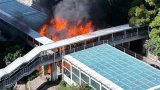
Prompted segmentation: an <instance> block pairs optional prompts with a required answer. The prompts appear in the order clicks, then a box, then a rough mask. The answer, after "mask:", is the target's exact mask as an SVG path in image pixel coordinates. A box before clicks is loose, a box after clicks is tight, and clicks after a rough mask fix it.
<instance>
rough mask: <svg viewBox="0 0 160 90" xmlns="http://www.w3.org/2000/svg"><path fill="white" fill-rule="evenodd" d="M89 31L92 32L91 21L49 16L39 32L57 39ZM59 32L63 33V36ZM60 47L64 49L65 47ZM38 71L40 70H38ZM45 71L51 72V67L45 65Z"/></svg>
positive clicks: (54, 39)
mask: <svg viewBox="0 0 160 90" xmlns="http://www.w3.org/2000/svg"><path fill="white" fill-rule="evenodd" d="M47 30H48V31H47ZM48 32H49V33H48ZM89 32H92V22H91V21H88V22H85V23H84V22H82V20H80V19H79V20H77V22H75V23H69V22H68V21H67V20H66V19H64V18H62V17H58V18H56V19H54V18H51V19H50V20H49V21H48V22H47V23H45V24H44V25H42V27H41V29H40V32H39V33H40V34H41V35H43V36H47V37H49V38H51V39H52V40H53V41H59V40H61V39H65V38H71V37H74V36H78V35H82V34H87V33H89ZM48 34H49V35H48ZM60 34H62V35H63V38H62V36H61V35H60ZM62 49H63V50H65V47H63V48H62ZM65 66H68V65H65ZM59 67H60V68H61V65H59ZM38 70H39V69H38ZM39 72H41V71H40V70H39ZM47 73H51V67H50V66H49V65H48V66H47Z"/></svg>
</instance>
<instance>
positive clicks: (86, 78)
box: [81, 73, 89, 84]
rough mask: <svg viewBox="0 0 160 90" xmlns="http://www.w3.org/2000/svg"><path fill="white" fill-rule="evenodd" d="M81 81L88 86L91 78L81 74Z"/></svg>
mask: <svg viewBox="0 0 160 90" xmlns="http://www.w3.org/2000/svg"><path fill="white" fill-rule="evenodd" d="M81 79H82V80H84V81H85V82H86V83H87V84H88V83H89V77H88V76H86V75H85V74H83V73H81Z"/></svg>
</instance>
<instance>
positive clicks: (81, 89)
mask: <svg viewBox="0 0 160 90" xmlns="http://www.w3.org/2000/svg"><path fill="white" fill-rule="evenodd" d="M57 90H92V88H91V87H89V86H88V85H87V84H83V85H80V86H79V85H76V86H75V85H73V86H70V87H67V85H66V83H65V82H64V81H61V83H60V84H59V85H58V88H57Z"/></svg>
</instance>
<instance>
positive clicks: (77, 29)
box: [39, 17, 92, 41]
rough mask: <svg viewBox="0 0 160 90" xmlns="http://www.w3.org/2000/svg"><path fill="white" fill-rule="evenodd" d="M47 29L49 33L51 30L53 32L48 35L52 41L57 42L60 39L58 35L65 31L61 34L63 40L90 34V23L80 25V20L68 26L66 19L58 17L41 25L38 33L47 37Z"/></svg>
mask: <svg viewBox="0 0 160 90" xmlns="http://www.w3.org/2000/svg"><path fill="white" fill-rule="evenodd" d="M49 27H51V29H50V30H51V31H52V30H53V32H55V33H52V34H51V33H50V34H51V39H52V40H53V41H59V40H61V39H62V38H61V37H60V36H59V34H60V33H62V31H65V32H63V34H64V35H65V38H71V37H74V36H78V35H82V34H86V33H89V32H92V22H91V21H88V22H87V23H85V24H84V23H82V20H77V22H76V23H72V24H70V23H68V21H67V20H66V19H64V18H62V17H58V18H56V19H53V18H51V19H50V20H49V22H47V23H45V24H44V25H42V27H41V29H40V32H39V33H40V34H41V35H43V36H47V35H46V33H47V29H49ZM65 38H63V39H65Z"/></svg>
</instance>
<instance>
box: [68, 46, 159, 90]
mask: <svg viewBox="0 0 160 90" xmlns="http://www.w3.org/2000/svg"><path fill="white" fill-rule="evenodd" d="M68 56H69V57H72V58H73V59H75V60H77V62H76V61H75V62H73V60H71V58H68V59H67V60H70V61H69V62H72V64H76V65H75V66H77V67H78V68H80V69H81V68H83V69H85V67H84V65H85V66H86V68H87V67H88V68H90V69H91V70H93V71H95V72H97V73H98V74H100V75H101V76H102V77H105V78H106V79H108V80H109V81H111V82H113V83H114V84H116V85H117V86H119V87H121V88H123V89H125V90H131V89H136V90H146V89H150V88H153V87H155V86H158V85H160V71H159V70H158V69H155V68H153V67H151V66H150V65H148V64H146V63H144V62H142V61H140V60H138V59H136V58H134V57H132V56H129V55H128V54H125V53H124V52H121V51H119V50H118V49H116V48H114V47H112V46H110V45H108V44H103V45H99V46H96V47H93V48H89V49H86V50H82V51H79V52H75V53H73V54H71V55H68ZM78 62H80V63H78ZM78 64H82V65H78ZM80 66H83V67H80ZM85 72H86V73H88V74H91V76H95V74H94V73H90V70H89V71H87V70H85ZM98 78H100V77H98ZM104 83H107V82H104ZM104 85H106V84H104ZM114 86H115V85H114ZM117 86H116V87H117Z"/></svg>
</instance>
